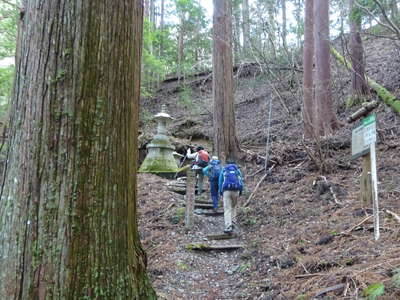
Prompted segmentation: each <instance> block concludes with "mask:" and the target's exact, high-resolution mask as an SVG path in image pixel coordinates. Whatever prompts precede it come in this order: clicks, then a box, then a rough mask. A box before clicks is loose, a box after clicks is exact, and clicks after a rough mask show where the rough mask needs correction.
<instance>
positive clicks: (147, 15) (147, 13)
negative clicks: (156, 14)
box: [143, 0, 152, 20]
mask: <svg viewBox="0 0 400 300" xmlns="http://www.w3.org/2000/svg"><path fill="white" fill-rule="evenodd" d="M150 1H152V0H143V4H144V18H148V19H149V20H150Z"/></svg>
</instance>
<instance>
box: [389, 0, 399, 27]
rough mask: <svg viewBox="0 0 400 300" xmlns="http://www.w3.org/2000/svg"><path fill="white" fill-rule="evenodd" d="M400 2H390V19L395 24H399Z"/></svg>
mask: <svg viewBox="0 0 400 300" xmlns="http://www.w3.org/2000/svg"><path fill="white" fill-rule="evenodd" d="M397 1H398V0H391V1H390V17H391V19H392V20H393V21H394V22H395V23H397V24H398V23H399V20H398V18H399V6H398V4H397Z"/></svg>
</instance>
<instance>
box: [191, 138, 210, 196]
mask: <svg viewBox="0 0 400 300" xmlns="http://www.w3.org/2000/svg"><path fill="white" fill-rule="evenodd" d="M186 157H187V158H190V159H193V163H192V170H193V171H194V172H195V173H196V177H197V188H198V190H197V194H198V195H200V194H202V193H203V181H204V174H203V168H205V167H207V166H208V163H209V161H210V156H209V155H208V152H207V151H206V150H204V147H202V146H198V147H197V148H196V152H194V153H192V150H191V149H190V148H188V150H187V153H186Z"/></svg>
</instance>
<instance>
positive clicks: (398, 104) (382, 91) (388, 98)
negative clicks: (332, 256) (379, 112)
mask: <svg viewBox="0 0 400 300" xmlns="http://www.w3.org/2000/svg"><path fill="white" fill-rule="evenodd" d="M331 53H332V54H333V56H334V57H335V58H336V60H337V61H338V62H340V63H341V64H342V65H343V66H345V67H346V69H348V70H349V71H353V67H352V65H351V63H350V62H349V61H347V60H346V58H345V57H343V56H342V55H341V54H340V53H339V52H338V51H337V50H336V49H335V48H333V46H331ZM367 82H368V85H369V86H370V87H371V88H372V89H373V90H374V91H375V92H376V94H377V95H378V96H379V98H380V99H381V100H382V101H383V102H384V103H385V104H386V105H388V106H389V107H390V108H391V109H392V110H393V111H394V113H395V114H397V115H398V116H400V99H397V98H396V96H395V95H393V94H392V93H390V92H389V91H388V90H387V89H386V88H384V87H383V86H381V85H380V84H378V83H377V82H376V81H374V80H372V79H371V78H369V77H367Z"/></svg>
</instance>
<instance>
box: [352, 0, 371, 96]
mask: <svg viewBox="0 0 400 300" xmlns="http://www.w3.org/2000/svg"><path fill="white" fill-rule="evenodd" d="M354 1H355V0H350V1H349V6H350V15H349V24H350V58H351V64H352V65H353V74H352V76H351V83H352V94H353V98H354V99H356V100H357V99H362V98H365V95H366V94H368V85H367V80H366V78H365V60H364V48H363V44H362V39H361V12H360V9H359V8H358V7H357V6H356V5H355V3H354Z"/></svg>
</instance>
